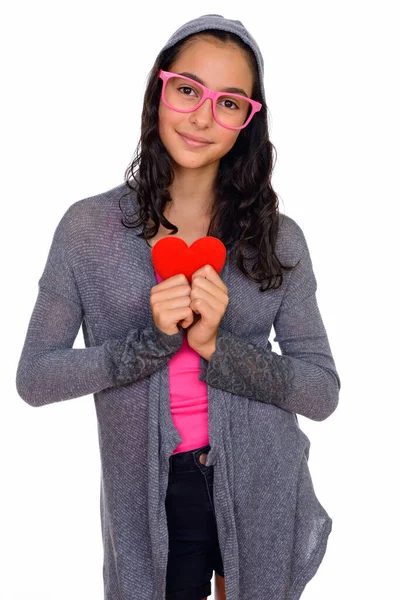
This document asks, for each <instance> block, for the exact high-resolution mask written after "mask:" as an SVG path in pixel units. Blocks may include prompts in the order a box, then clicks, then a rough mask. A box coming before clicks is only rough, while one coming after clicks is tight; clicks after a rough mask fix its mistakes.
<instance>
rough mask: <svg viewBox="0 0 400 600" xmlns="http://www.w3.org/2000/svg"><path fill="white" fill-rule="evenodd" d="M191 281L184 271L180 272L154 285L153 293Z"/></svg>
mask: <svg viewBox="0 0 400 600" xmlns="http://www.w3.org/2000/svg"><path fill="white" fill-rule="evenodd" d="M188 284H189V281H188V280H187V278H186V276H185V275H184V274H183V273H178V274H177V275H173V276H172V277H168V278H167V279H164V281H161V282H160V283H158V284H157V285H154V286H153V287H152V288H151V294H157V293H158V292H161V291H164V290H168V289H169V288H171V287H176V286H178V285H188Z"/></svg>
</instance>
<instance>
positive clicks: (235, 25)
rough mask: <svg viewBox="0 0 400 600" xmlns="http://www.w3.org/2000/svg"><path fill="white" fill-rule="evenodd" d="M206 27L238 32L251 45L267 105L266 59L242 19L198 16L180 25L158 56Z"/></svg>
mask: <svg viewBox="0 0 400 600" xmlns="http://www.w3.org/2000/svg"><path fill="white" fill-rule="evenodd" d="M206 29H222V30H223V31H230V32H231V33H236V35H238V36H239V37H240V38H241V39H242V40H243V41H244V42H245V44H247V45H248V46H249V47H250V49H251V50H252V51H253V54H254V56H255V58H256V61H257V67H258V76H259V80H260V90H261V97H262V102H263V104H264V105H266V100H265V92H264V60H263V57H262V54H261V52H260V48H259V47H258V45H257V42H256V41H255V39H254V38H253V37H252V35H251V34H250V33H249V32H248V31H247V29H246V27H245V26H244V25H243V23H242V22H241V21H234V20H232V19H225V18H224V17H223V16H222V15H202V16H201V17H197V19H192V21H188V22H187V23H185V24H184V25H182V26H181V27H179V29H177V30H176V31H175V33H174V34H172V36H171V37H170V38H169V40H168V41H167V43H166V44H165V46H164V47H163V48H162V49H161V50H160V52H159V54H158V56H157V58H158V57H159V56H160V54H161V53H162V52H164V50H167V48H170V47H171V46H173V45H174V44H176V43H177V42H180V41H181V40H183V39H184V38H185V37H187V36H188V35H191V34H192V33H199V32H200V31H204V30H206Z"/></svg>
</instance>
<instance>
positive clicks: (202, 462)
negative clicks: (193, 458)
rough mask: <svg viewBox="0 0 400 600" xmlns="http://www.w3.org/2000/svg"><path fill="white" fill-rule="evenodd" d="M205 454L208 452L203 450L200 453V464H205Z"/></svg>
mask: <svg viewBox="0 0 400 600" xmlns="http://www.w3.org/2000/svg"><path fill="white" fill-rule="evenodd" d="M207 455H208V452H203V454H200V456H199V461H200V462H201V464H202V465H205V464H206V460H207Z"/></svg>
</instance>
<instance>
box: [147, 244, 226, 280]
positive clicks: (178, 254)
mask: <svg viewBox="0 0 400 600" xmlns="http://www.w3.org/2000/svg"><path fill="white" fill-rule="evenodd" d="M225 259H226V248H225V245H224V244H223V243H222V242H221V240H219V239H218V238H216V237H213V236H211V235H207V236H205V237H202V238H199V239H198V240H196V241H195V242H193V244H191V245H190V246H188V245H187V243H186V242H185V240H182V239H181V238H177V237H169V236H166V237H163V238H161V239H160V240H158V242H156V243H155V244H154V246H153V248H152V251H151V260H152V262H153V267H154V269H155V271H157V273H159V275H161V277H162V278H163V279H168V277H172V276H173V275H177V274H178V273H183V274H184V275H185V276H186V278H187V280H188V281H189V283H192V275H193V273H194V272H195V271H197V269H200V268H201V267H203V266H204V265H211V266H212V267H213V268H214V270H215V271H216V272H217V273H220V272H221V271H222V267H223V266H224V264H225Z"/></svg>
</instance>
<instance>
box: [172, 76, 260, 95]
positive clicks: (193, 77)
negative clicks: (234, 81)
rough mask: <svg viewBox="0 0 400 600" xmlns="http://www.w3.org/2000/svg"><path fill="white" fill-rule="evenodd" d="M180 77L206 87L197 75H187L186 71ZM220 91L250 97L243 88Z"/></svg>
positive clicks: (228, 88)
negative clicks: (187, 78)
mask: <svg viewBox="0 0 400 600" xmlns="http://www.w3.org/2000/svg"><path fill="white" fill-rule="evenodd" d="M178 75H183V76H184V77H189V78H190V79H194V81H197V83H201V84H202V85H206V84H205V83H204V81H203V80H202V79H200V77H197V75H195V74H194V73H187V72H186V71H184V72H183V73H178ZM206 87H207V86H206ZM220 91H221V92H229V93H231V94H240V95H241V96H246V98H248V97H249V96H248V95H247V94H246V92H245V91H244V89H243V88H236V87H227V88H223V89H222V90H220Z"/></svg>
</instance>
